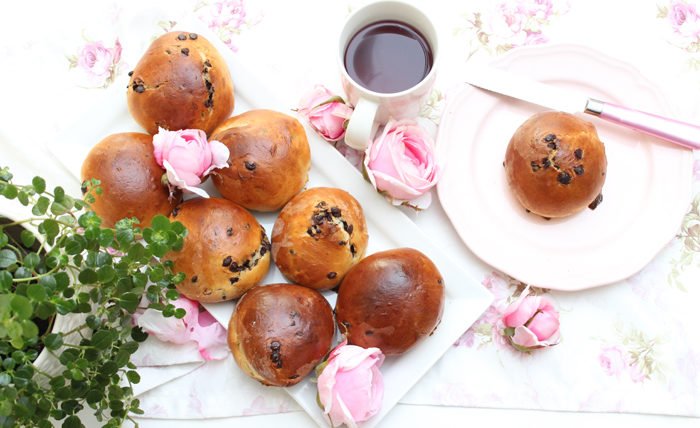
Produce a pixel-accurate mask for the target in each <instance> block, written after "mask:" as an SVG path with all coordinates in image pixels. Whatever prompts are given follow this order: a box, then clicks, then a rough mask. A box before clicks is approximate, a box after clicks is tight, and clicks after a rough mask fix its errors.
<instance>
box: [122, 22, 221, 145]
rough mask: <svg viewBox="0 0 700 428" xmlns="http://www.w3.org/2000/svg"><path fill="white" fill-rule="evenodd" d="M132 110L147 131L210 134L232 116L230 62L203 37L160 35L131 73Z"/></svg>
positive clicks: (129, 99) (129, 98)
mask: <svg viewBox="0 0 700 428" xmlns="http://www.w3.org/2000/svg"><path fill="white" fill-rule="evenodd" d="M130 76H131V78H130V80H129V86H128V87H127V91H126V100H127V104H128V106H129V112H131V115H132V116H133V117H134V119H135V120H136V122H138V124H139V125H141V126H142V127H143V128H144V129H145V130H146V131H147V132H149V133H151V134H155V133H157V132H158V127H162V128H165V129H168V130H171V131H177V130H179V129H189V128H197V129H201V130H203V131H204V132H206V133H207V134H210V133H211V131H212V130H213V129H214V128H215V127H216V126H217V125H218V124H219V123H221V121H223V120H224V119H226V118H227V117H229V116H230V115H231V112H233V103H234V97H233V82H232V81H231V73H229V70H228V66H227V65H226V62H225V61H224V59H223V58H222V57H221V55H220V54H219V52H218V51H217V50H216V48H215V47H214V46H213V45H212V44H211V43H209V41H208V40H206V39H205V38H204V37H202V36H200V35H198V34H196V33H189V32H186V31H174V32H171V33H167V34H164V35H162V36H160V37H158V38H157V39H156V40H155V41H154V42H153V43H151V46H150V47H149V48H148V50H147V51H146V53H145V54H144V55H143V57H141V59H140V60H139V62H138V64H136V67H135V68H134V70H133V71H132V72H131V73H130Z"/></svg>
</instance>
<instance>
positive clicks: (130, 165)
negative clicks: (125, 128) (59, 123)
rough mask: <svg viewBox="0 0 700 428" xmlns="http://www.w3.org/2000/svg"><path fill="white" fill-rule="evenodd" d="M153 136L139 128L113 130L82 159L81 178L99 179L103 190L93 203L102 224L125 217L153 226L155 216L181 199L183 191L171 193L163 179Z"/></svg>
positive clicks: (111, 225) (168, 212)
mask: <svg viewBox="0 0 700 428" xmlns="http://www.w3.org/2000/svg"><path fill="white" fill-rule="evenodd" d="M151 138H152V137H151V136H150V135H147V134H141V133H137V132H125V133H120V134H112V135H110V136H108V137H106V138H104V139H103V140H102V141H100V142H99V143H97V144H96V145H95V146H94V147H93V148H92V149H91V150H90V152H89V153H88V155H87V157H86V158H85V160H84V161H83V165H82V169H81V171H80V177H81V181H83V182H85V181H86V180H90V179H92V178H95V179H98V180H100V187H101V188H102V194H101V195H97V194H93V196H94V197H95V202H94V203H92V204H91V207H92V209H93V210H94V211H95V213H96V214H97V215H98V216H100V218H101V219H102V226H104V227H113V226H114V224H115V223H116V222H117V221H118V220H120V219H122V218H126V217H136V218H138V219H139V220H140V221H141V225H143V226H150V224H151V219H152V218H153V216H155V215H157V214H163V215H166V216H167V215H169V214H170V211H171V210H172V209H173V208H174V207H175V205H177V204H178V203H179V202H180V199H181V195H180V192H176V193H174V194H173V195H172V196H171V195H170V193H169V190H168V188H167V186H164V185H163V184H162V182H161V178H162V176H163V174H164V173H165V170H163V169H162V168H161V167H160V166H158V164H157V163H156V160H155V157H154V156H153V144H152V142H151ZM83 190H85V188H83Z"/></svg>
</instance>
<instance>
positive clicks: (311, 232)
mask: <svg viewBox="0 0 700 428" xmlns="http://www.w3.org/2000/svg"><path fill="white" fill-rule="evenodd" d="M306 234H307V235H309V236H314V231H313V230H312V229H311V228H308V229H306ZM290 252H291V250H290Z"/></svg>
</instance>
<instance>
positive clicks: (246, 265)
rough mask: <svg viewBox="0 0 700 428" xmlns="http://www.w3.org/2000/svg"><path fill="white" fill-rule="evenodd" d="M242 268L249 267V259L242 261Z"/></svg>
mask: <svg viewBox="0 0 700 428" xmlns="http://www.w3.org/2000/svg"><path fill="white" fill-rule="evenodd" d="M242 267H243V269H250V260H246V261H245V262H243V266H242Z"/></svg>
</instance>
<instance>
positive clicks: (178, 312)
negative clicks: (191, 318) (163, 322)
mask: <svg viewBox="0 0 700 428" xmlns="http://www.w3.org/2000/svg"><path fill="white" fill-rule="evenodd" d="M185 315H187V311H186V310H185V309H183V308H177V309H175V318H177V319H182V318H184V317H185Z"/></svg>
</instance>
